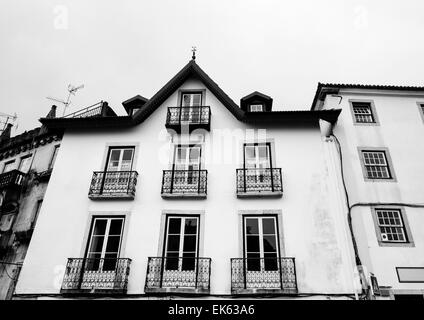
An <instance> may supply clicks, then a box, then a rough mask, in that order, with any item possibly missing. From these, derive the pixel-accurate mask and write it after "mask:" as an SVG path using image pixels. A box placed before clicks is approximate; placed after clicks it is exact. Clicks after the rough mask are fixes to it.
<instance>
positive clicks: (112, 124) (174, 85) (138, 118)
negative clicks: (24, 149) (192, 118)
mask: <svg viewBox="0 0 424 320" xmlns="http://www.w3.org/2000/svg"><path fill="white" fill-rule="evenodd" d="M190 77H195V78H197V79H199V80H200V81H202V82H203V83H204V85H205V86H206V87H207V88H208V89H209V90H210V91H211V92H212V94H214V96H215V97H216V98H217V99H218V100H219V101H220V102H221V103H222V104H223V105H224V106H225V107H226V108H227V109H228V110H229V111H230V112H231V113H232V114H233V115H234V117H235V118H236V119H238V120H239V121H242V122H246V123H250V124H255V123H260V122H262V121H263V122H264V123H266V122H267V121H270V122H273V123H276V122H278V121H280V122H281V124H287V123H289V122H291V123H292V124H293V125H296V124H299V125H302V124H304V123H305V121H303V120H306V122H308V123H309V122H310V121H318V119H324V120H326V119H330V122H332V123H335V121H336V120H337V117H338V115H339V112H338V111H335V110H326V111H302V112H293V111H279V112H278V115H277V114H276V112H271V111H269V112H262V113H263V114H261V112H256V114H251V115H250V114H249V113H251V112H245V111H244V110H242V109H241V108H240V107H239V106H238V105H237V104H236V103H235V102H234V101H233V100H232V99H231V98H230V97H229V96H228V95H227V94H226V93H225V92H224V91H223V90H222V89H221V88H220V87H219V86H218V85H217V84H216V83H215V82H214V81H213V80H212V79H211V78H210V77H209V76H208V75H207V74H206V73H205V72H204V71H203V70H202V69H201V68H200V67H199V66H198V65H197V64H196V62H195V60H191V61H190V62H188V63H187V64H186V65H185V66H184V67H183V68H182V69H181V70H180V71H179V72H178V73H177V74H176V75H175V76H174V77H173V78H172V79H171V80H169V81H168V82H167V83H166V84H165V85H164V86H163V87H162V88H161V89H160V90H159V91H158V92H157V93H156V94H155V95H154V96H153V97H152V98H150V99H146V98H144V97H141V96H138V95H137V96H135V97H133V98H131V99H128V100H126V101H124V102H123V104H128V103H131V102H134V101H136V100H137V99H143V102H144V100H146V102H145V103H144V104H143V106H142V107H141V108H140V110H138V111H137V112H136V113H135V114H134V115H133V116H114V117H112V116H104V117H91V118H90V117H87V118H54V119H48V118H41V119H40V122H41V123H43V124H44V125H45V126H46V127H48V128H55V129H66V128H122V127H131V126H135V125H138V124H140V123H142V122H143V121H144V120H146V119H147V118H148V117H149V116H150V115H151V114H152V113H153V112H154V111H155V110H156V109H157V108H158V107H159V106H160V105H162V103H163V102H164V101H166V99H168V97H169V96H170V95H172V94H173V93H174V92H175V91H176V90H177V89H178V88H179V87H180V86H181V85H182V84H183V83H184V82H185V81H186V80H187V79H188V78H190ZM255 95H260V96H261V97H263V98H264V99H265V100H267V101H270V102H272V99H271V97H269V96H267V95H264V94H262V93H260V92H257V91H255V92H253V93H252V94H251V95H249V96H250V98H251V97H254V96H255ZM249 96H246V97H244V99H247V98H249ZM124 106H125V105H124ZM274 116H275V117H274ZM302 117H303V118H304V119H303V120H302ZM256 119H257V120H258V121H256Z"/></svg>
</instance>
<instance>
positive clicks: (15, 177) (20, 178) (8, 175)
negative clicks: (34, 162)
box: [0, 170, 25, 190]
mask: <svg viewBox="0 0 424 320" xmlns="http://www.w3.org/2000/svg"><path fill="white" fill-rule="evenodd" d="M24 178H25V173H23V172H21V171H19V170H12V171H8V172H5V173H2V174H0V190H1V189H6V188H13V187H19V186H22V184H23V182H24Z"/></svg>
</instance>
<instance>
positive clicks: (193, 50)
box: [191, 46, 197, 60]
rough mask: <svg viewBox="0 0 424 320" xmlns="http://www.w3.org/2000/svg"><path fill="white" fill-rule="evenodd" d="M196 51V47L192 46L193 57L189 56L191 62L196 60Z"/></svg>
mask: <svg viewBox="0 0 424 320" xmlns="http://www.w3.org/2000/svg"><path fill="white" fill-rule="evenodd" d="M196 51H197V48H196V46H192V47H191V52H193V55H192V56H191V60H196Z"/></svg>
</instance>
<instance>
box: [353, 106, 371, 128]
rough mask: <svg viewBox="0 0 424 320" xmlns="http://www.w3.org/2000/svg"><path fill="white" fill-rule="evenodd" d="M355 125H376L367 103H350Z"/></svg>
mask: <svg viewBox="0 0 424 320" xmlns="http://www.w3.org/2000/svg"><path fill="white" fill-rule="evenodd" d="M352 110H353V115H354V119H355V123H376V121H375V115H374V114H373V110H372V108H371V103H369V102H352Z"/></svg>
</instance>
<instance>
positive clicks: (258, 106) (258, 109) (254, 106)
mask: <svg viewBox="0 0 424 320" xmlns="http://www.w3.org/2000/svg"><path fill="white" fill-rule="evenodd" d="M249 111H250V112H262V111H264V106H263V104H251V105H250V106H249Z"/></svg>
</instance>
